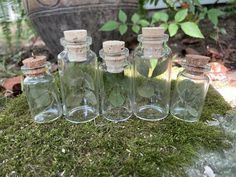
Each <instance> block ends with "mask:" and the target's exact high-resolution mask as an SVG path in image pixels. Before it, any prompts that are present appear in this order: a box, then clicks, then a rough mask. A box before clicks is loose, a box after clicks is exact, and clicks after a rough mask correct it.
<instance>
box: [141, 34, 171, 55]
mask: <svg viewBox="0 0 236 177" xmlns="http://www.w3.org/2000/svg"><path fill="white" fill-rule="evenodd" d="M138 41H139V45H140V46H141V48H142V49H143V53H144V56H145V57H155V58H159V57H161V56H162V55H163V50H164V48H165V46H166V42H167V41H168V35H166V34H164V35H163V36H160V37H152V38H151V37H144V36H143V35H139V36H138Z"/></svg>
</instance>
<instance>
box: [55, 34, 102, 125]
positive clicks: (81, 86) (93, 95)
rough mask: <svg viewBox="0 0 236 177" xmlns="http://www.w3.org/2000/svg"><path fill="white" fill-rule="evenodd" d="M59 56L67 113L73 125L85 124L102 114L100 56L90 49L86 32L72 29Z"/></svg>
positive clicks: (62, 40) (90, 41) (66, 116)
mask: <svg viewBox="0 0 236 177" xmlns="http://www.w3.org/2000/svg"><path fill="white" fill-rule="evenodd" d="M64 35H65V38H62V39H61V44H62V45H63V46H64V51H62V52H61V53H60V54H59V55H58V65H59V75H60V81H61V94H62V102H63V113H64V115H65V118H66V119H67V120H68V121H70V122H72V123H85V122H89V121H92V120H94V119H95V118H96V117H97V116H98V115H99V99H98V86H97V85H98V80H99V79H98V78H97V67H98V64H97V57H96V54H95V53H94V52H93V51H92V50H90V45H91V44H92V38H91V37H89V36H87V31H86V30H69V31H65V32H64Z"/></svg>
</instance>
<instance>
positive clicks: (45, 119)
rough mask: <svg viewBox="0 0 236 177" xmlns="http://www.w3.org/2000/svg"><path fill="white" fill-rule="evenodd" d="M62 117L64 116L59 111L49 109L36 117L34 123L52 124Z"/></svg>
mask: <svg viewBox="0 0 236 177" xmlns="http://www.w3.org/2000/svg"><path fill="white" fill-rule="evenodd" d="M61 116H62V114H61V113H60V112H59V111H58V109H49V110H47V111H45V112H42V113H39V114H37V115H36V116H34V121H35V122H36V123H50V122H53V121H55V120H57V119H58V118H60V117H61Z"/></svg>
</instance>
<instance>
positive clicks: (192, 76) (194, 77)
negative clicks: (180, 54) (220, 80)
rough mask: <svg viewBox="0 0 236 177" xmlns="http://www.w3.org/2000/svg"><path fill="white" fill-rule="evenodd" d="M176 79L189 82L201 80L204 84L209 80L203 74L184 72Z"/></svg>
mask: <svg viewBox="0 0 236 177" xmlns="http://www.w3.org/2000/svg"><path fill="white" fill-rule="evenodd" d="M177 77H178V78H183V79H184V78H185V79H189V80H199V81H200V80H201V81H205V82H210V78H209V77H208V76H207V75H206V74H205V73H202V74H195V73H189V72H188V71H186V70H183V71H181V72H180V73H179V74H178V76H177Z"/></svg>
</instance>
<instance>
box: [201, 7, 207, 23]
mask: <svg viewBox="0 0 236 177" xmlns="http://www.w3.org/2000/svg"><path fill="white" fill-rule="evenodd" d="M206 13H207V8H206V7H204V8H203V10H202V11H201V13H200V14H199V20H202V19H204V18H205V16H206Z"/></svg>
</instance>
